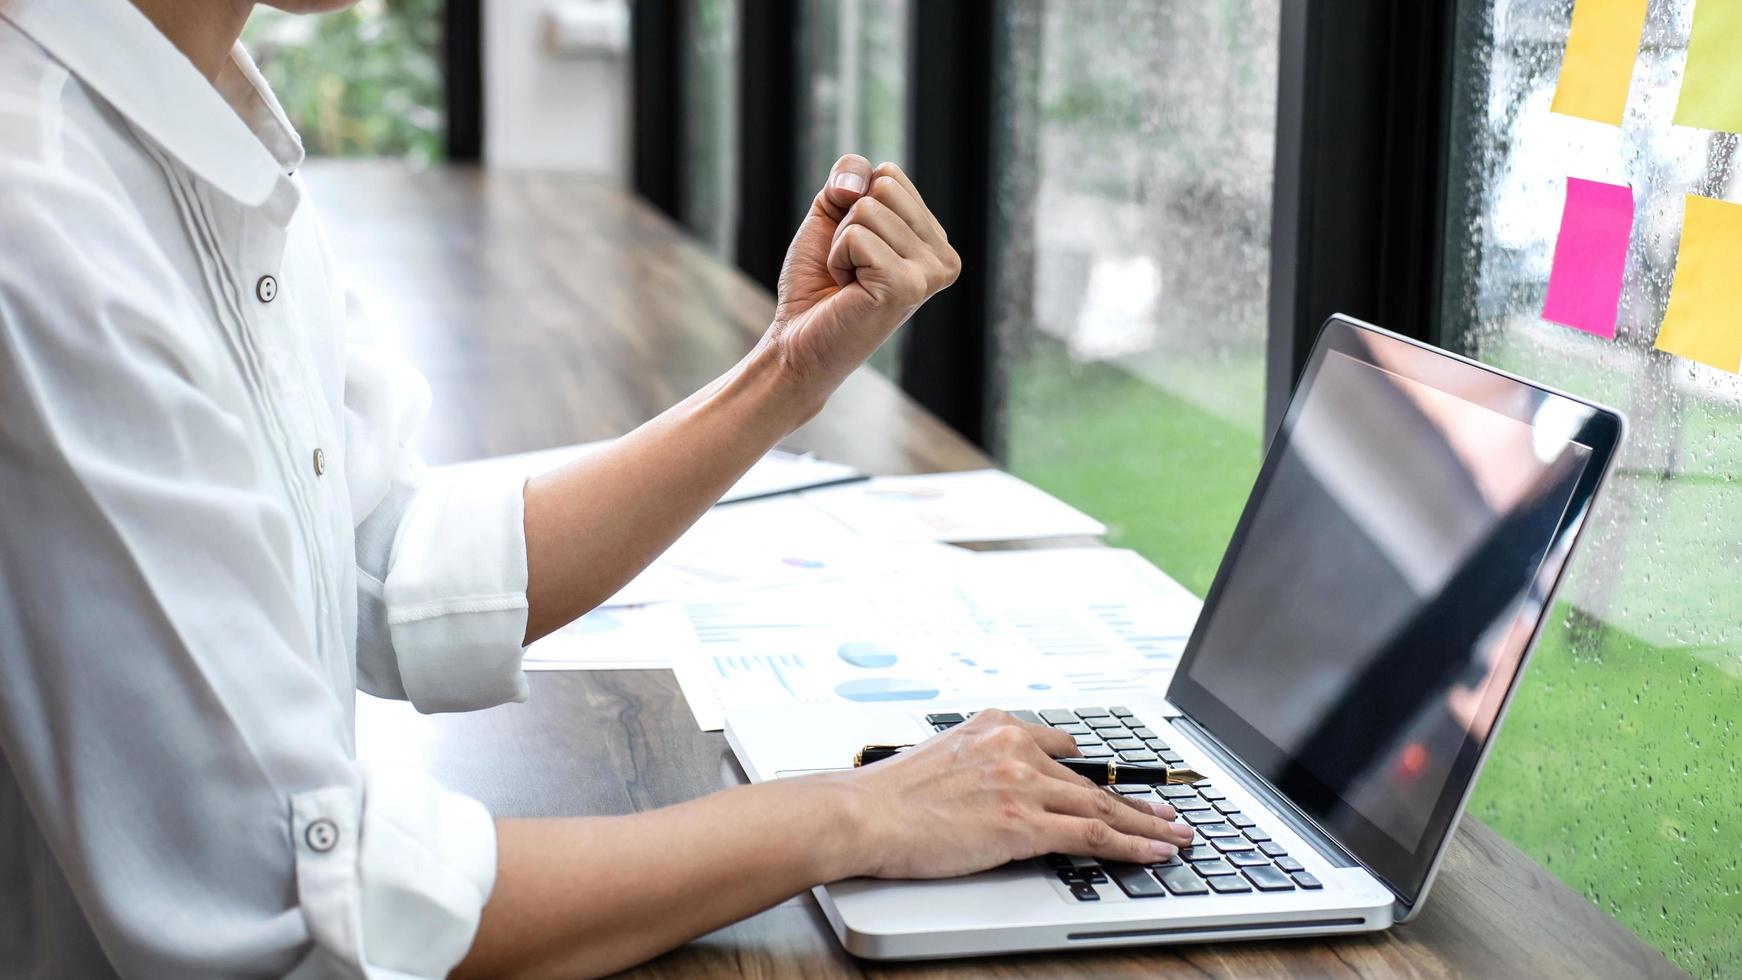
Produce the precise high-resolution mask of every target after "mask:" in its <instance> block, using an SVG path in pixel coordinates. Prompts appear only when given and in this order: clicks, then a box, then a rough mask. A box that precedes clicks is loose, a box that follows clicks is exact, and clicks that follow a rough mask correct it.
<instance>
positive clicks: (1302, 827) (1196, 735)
mask: <svg viewBox="0 0 1742 980" xmlns="http://www.w3.org/2000/svg"><path fill="white" fill-rule="evenodd" d="M1173 725H1174V727H1175V728H1184V729H1185V730H1186V734H1188V735H1190V736H1191V737H1192V740H1193V741H1195V742H1196V743H1197V744H1198V747H1199V748H1201V749H1203V750H1204V751H1205V752H1207V753H1209V754H1210V756H1211V757H1213V758H1214V759H1215V760H1216V761H1217V762H1218V763H1220V764H1221V766H1222V768H1224V769H1227V770H1228V771H1229V772H1231V773H1233V774H1234V776H1235V778H1236V779H1238V780H1239V781H1240V785H1241V787H1242V788H1244V789H1245V790H1246V791H1247V792H1249V793H1251V794H1252V795H1253V796H1256V797H1258V798H1259V799H1260V800H1262V801H1264V803H1265V805H1266V806H1268V807H1270V809H1271V811H1272V812H1273V813H1275V814H1276V815H1277V817H1278V818H1280V819H1281V820H1282V822H1283V823H1286V824H1288V829H1290V830H1292V831H1294V832H1295V833H1296V834H1298V835H1299V836H1300V838H1301V839H1302V840H1304V841H1306V842H1307V843H1308V844H1310V845H1312V847H1313V848H1314V849H1316V850H1317V851H1318V852H1319V855H1320V856H1321V857H1323V858H1324V859H1325V860H1326V861H1329V862H1331V864H1332V865H1334V866H1336V867H1339V868H1360V867H1363V865H1362V864H1361V862H1360V861H1357V860H1356V859H1355V856H1354V855H1352V854H1350V853H1349V852H1348V851H1346V850H1344V849H1343V846H1342V845H1341V844H1338V843H1337V841H1336V839H1335V838H1333V837H1332V836H1331V835H1330V834H1328V833H1326V832H1325V831H1323V830H1321V829H1320V828H1319V825H1318V824H1317V823H1316V822H1314V821H1313V819H1312V818H1311V817H1308V816H1307V815H1306V814H1305V813H1302V812H1301V810H1300V808H1299V807H1297V806H1295V805H1294V804H1293V803H1292V802H1290V801H1289V799H1288V797H1286V796H1284V795H1282V793H1280V792H1278V791H1277V789H1276V787H1274V786H1272V785H1270V781H1269V780H1267V779H1265V778H1264V777H1263V776H1260V775H1258V774H1257V773H1255V772H1253V771H1252V770H1251V769H1250V768H1248V767H1247V765H1246V764H1245V763H1244V762H1242V761H1240V759H1239V757H1238V756H1236V755H1234V753H1232V752H1229V751H1228V750H1227V749H1226V748H1224V747H1223V745H1222V743H1221V742H1218V741H1216V737H1215V736H1214V735H1211V734H1210V733H1209V732H1208V731H1206V730H1205V729H1204V726H1202V725H1200V724H1198V723H1197V722H1195V721H1193V720H1192V719H1191V718H1189V717H1187V716H1185V715H1183V714H1182V715H1180V716H1179V717H1177V718H1175V719H1173Z"/></svg>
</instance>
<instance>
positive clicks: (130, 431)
mask: <svg viewBox="0 0 1742 980" xmlns="http://www.w3.org/2000/svg"><path fill="white" fill-rule="evenodd" d="M3 9H4V14H3V16H0V505H3V508H4V509H3V514H4V518H3V519H4V534H3V535H0V757H3V759H4V762H5V763H6V764H5V766H3V767H0V974H3V975H6V976H14V975H25V976H57V977H58V976H79V977H84V976H92V975H101V974H105V973H109V972H111V971H115V972H121V973H125V974H129V975H140V976H174V977H196V976H230V975H238V974H244V973H246V974H284V973H290V972H295V973H300V974H303V975H318V976H328V975H353V976H355V975H371V976H391V977H401V976H418V977H422V976H440V975H443V974H445V973H446V972H447V971H448V970H449V969H451V968H452V966H453V965H454V964H455V963H457V962H458V961H459V959H460V958H461V957H462V956H463V955H464V953H465V951H466V950H467V949H468V948H469V946H470V944H471V940H472V937H473V935H474V933H475V931H476V928H477V923H478V917H479V913H480V910H481V909H482V907H483V904H484V902H485V901H486V899H487V898H488V896H489V893H490V889H491V886H492V884H493V882H494V880H495V873H496V850H495V847H496V843H495V840H496V839H495V828H494V824H493V823H492V821H491V819H490V816H489V815H488V814H487V813H486V812H485V810H484V808H483V807H482V806H481V805H480V804H478V803H477V802H475V801H473V800H470V799H467V798H465V797H463V796H460V795H457V794H454V793H451V792H448V791H447V790H444V789H443V788H442V787H441V786H439V785H437V784H435V783H434V782H433V781H431V780H430V779H429V778H428V777H426V776H423V775H421V774H417V773H407V772H389V771H382V770H373V769H371V768H369V767H364V766H360V765H359V764H358V763H357V762H356V760H355V758H354V753H353V729H354V723H353V710H354V699H355V691H356V689H357V688H359V687H361V688H362V689H364V690H366V691H369V692H371V693H376V694H381V695H384V696H389V697H401V698H409V699H410V700H411V701H412V702H414V703H415V704H416V705H417V706H418V707H419V708H420V709H423V710H438V711H439V710H458V709H466V708H475V707H483V706H487V705H490V704H496V703H500V702H504V701H511V700H521V699H523V698H524V697H525V694H526V684H525V679H524V675H523V674H522V673H521V671H520V654H521V649H520V640H521V637H522V636H523V634H524V631H525V628H526V545H525V539H524V532H523V530H522V511H521V490H522V487H521V485H520V482H519V481H518V480H507V479H504V478H501V477H491V476H488V475H486V476H484V477H466V478H451V479H444V478H439V477H438V478H432V477H429V476H428V475H427V474H426V472H425V470H424V468H423V466H422V464H421V462H420V461H419V460H418V459H417V458H416V457H415V456H414V455H413V454H412V453H411V452H410V451H409V450H408V449H407V448H406V445H407V442H408V440H409V438H410V436H411V434H412V432H413V430H414V428H415V427H416V425H417V423H418V421H419V420H420V418H421V417H422V415H423V414H424V411H425V408H426V406H427V402H428V393H427V388H426V387H425V385H424V383H423V381H422V379H421V378H420V377H418V376H417V375H416V373H415V372H413V371H412V370H411V369H410V368H409V367H408V366H407V365H405V364H404V363H402V362H400V361H397V360H395V359H393V358H391V357H389V356H386V355H385V354H383V353H382V352H381V351H379V350H376V349H374V348H372V347H371V346H369V344H368V343H367V341H366V337H365V335H364V333H363V332H362V331H361V328H360V327H359V326H358V324H357V323H356V322H355V320H354V319H353V318H350V317H348V316H347V310H346V304H345V302H344V294H343V292H342V291H341V290H340V289H339V288H338V286H337V285H336V270H335V269H334V266H333V260H332V257H331V255H330V254H329V253H328V251H327V249H326V246H325V242H324V240H323V238H322V234H321V231H320V227H319V225H318V223H317V220H316V217H315V215H314V212H313V209H312V207H311V205H310V202H309V200H308V198H307V195H306V193H305V191H304V190H303V186H302V183H301V181H300V179H299V178H298V177H297V175H296V170H297V168H298V166H299V165H300V163H301V159H302V150H301V145H300V142H299V140H298V139H297V136H296V134H295V132H294V131H293V130H292V129H291V127H290V125H289V124H288V122H286V120H285V118H284V114H283V112H282V111H281V110H280V108H279V106H278V104H277V102H276V100H274V98H273V97H272V94H271V93H270V92H269V91H268V89H267V87H266V85H265V83H264V82H263V81H262V80H261V78H260V76H259V74H258V73H257V72H256V71H255V69H254V66H253V64H252V63H251V62H250V61H249V59H248V56H247V55H246V54H245V53H244V52H243V51H242V50H241V49H240V48H239V47H238V48H237V49H236V50H235V51H234V52H233V54H232V56H231V58H230V60H229V62H228V63H227V64H226V65H225V66H224V69H223V73H222V76H221V77H220V78H219V79H218V80H217V84H216V86H214V85H213V84H212V83H211V82H209V81H208V80H207V79H206V78H204V77H203V76H202V75H200V74H199V72H198V71H196V70H195V69H194V67H193V66H192V65H191V64H190V63H189V62H188V61H187V60H186V59H185V58H184V57H183V56H182V55H181V54H180V53H179V52H178V51H177V50H176V49H175V48H174V47H173V46H172V45H171V44H170V43H169V42H168V41H167V40H166V39H165V38H164V37H163V36H162V35H161V34H159V33H158V32H157V31H156V30H155V28H153V27H152V25H151V24H150V22H149V21H147V20H146V19H145V18H144V16H143V15H141V14H140V13H139V12H138V11H137V10H136V9H135V8H134V7H133V6H132V5H131V4H130V3H128V2H126V0H7V2H6V4H5V5H4V8H3Z"/></svg>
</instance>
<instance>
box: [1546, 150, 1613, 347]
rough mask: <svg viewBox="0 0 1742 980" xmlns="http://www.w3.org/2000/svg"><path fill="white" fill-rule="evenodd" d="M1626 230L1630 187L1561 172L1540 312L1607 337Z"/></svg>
mask: <svg viewBox="0 0 1742 980" xmlns="http://www.w3.org/2000/svg"><path fill="white" fill-rule="evenodd" d="M1632 234H1633V188H1631V187H1621V186H1618V185H1616V184H1605V183H1603V182H1601V181H1596V180H1580V179H1579V178H1577V177H1569V178H1567V207H1566V210H1565V211H1563V212H1561V237H1560V239H1559V240H1558V241H1557V242H1555V247H1554V269H1553V270H1552V271H1550V272H1549V276H1548V301H1547V302H1545V303H1544V304H1543V309H1542V318H1543V319H1545V320H1552V321H1554V322H1555V323H1560V324H1565V325H1566V326H1569V327H1574V328H1576V329H1579V330H1583V331H1585V332H1586V333H1594V334H1596V335H1597V336H1599V337H1608V338H1610V339H1611V340H1613V339H1614V337H1615V318H1616V316H1617V315H1618V314H1619V312H1620V309H1621V274H1622V273H1623V272H1625V271H1626V269H1627V239H1628V238H1629V237H1631V236H1632Z"/></svg>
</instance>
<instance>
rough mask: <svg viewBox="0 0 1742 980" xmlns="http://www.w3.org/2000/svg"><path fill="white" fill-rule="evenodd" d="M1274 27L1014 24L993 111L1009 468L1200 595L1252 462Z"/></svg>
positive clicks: (1077, 17)
mask: <svg viewBox="0 0 1742 980" xmlns="http://www.w3.org/2000/svg"><path fill="white" fill-rule="evenodd" d="M1278 10H1279V0H1167V2H1156V0H1117V2H1114V0H1107V2H1101V3H1095V4H1081V3H1074V2H1069V0H1045V2H1037V3H1032V4H1022V5H1018V6H1016V7H1015V9H1014V10H1013V11H1012V13H1011V15H1010V16H1011V17H1012V18H1013V20H1012V22H1011V23H1010V25H1009V31H1008V36H1009V43H1008V45H1007V48H1008V52H1007V55H1006V57H1007V58H1008V66H1007V71H1008V74H1009V76H1010V77H1009V79H1008V81H1007V83H1005V84H1004V85H1002V89H1003V91H1002V92H1001V94H1000V98H1001V99H1003V100H1004V101H1005V104H1004V105H1001V106H998V107H996V108H995V110H994V118H996V119H1001V120H1004V121H1005V122H1004V123H1003V124H1004V125H1007V126H1008V132H1006V133H1004V134H1003V136H1002V139H1001V142H1002V143H1003V145H1002V146H1001V147H1000V149H999V153H1000V156H1001V162H1000V169H1001V170H1002V179H1003V181H1004V184H1005V186H1002V187H1000V189H999V193H998V194H997V197H996V199H997V200H998V201H1000V202H1001V206H1002V207H1003V209H1004V210H1003V212H1002V213H1001V214H999V215H998V216H997V220H996V227H998V228H1000V229H1002V232H1001V235H1002V239H1003V240H1002V241H1000V242H999V243H997V245H996V246H995V248H997V250H998V252H999V256H998V258H999V268H1000V282H999V283H998V284H997V285H996V287H995V292H996V293H997V294H998V300H997V303H996V308H997V309H998V310H999V313H998V319H999V322H998V324H997V330H998V337H999V344H1000V347H1001V350H1002V352H1003V354H1002V360H1003V363H1002V364H1001V365H1000V366H999V367H1000V371H1001V375H1002V391H1003V400H1004V405H1003V412H1002V419H1001V422H1002V431H1001V433H1000V435H1001V442H1002V448H1003V451H1004V455H1005V459H1006V461H1007V463H1008V465H1009V466H1010V468H1011V469H1012V470H1013V471H1014V472H1015V473H1017V474H1018V475H1020V476H1022V477H1024V478H1026V479H1028V480H1030V481H1032V482H1034V483H1036V484H1038V485H1039V486H1041V487H1044V488H1046V489H1047V490H1050V491H1052V492H1053V493H1056V494H1058V495H1059V496H1060V497H1063V498H1064V499H1066V500H1068V501H1070V502H1072V503H1074V504H1076V505H1078V506H1080V507H1082V508H1084V509H1085V510H1087V511H1088V512H1089V513H1092V514H1095V515H1096V516H1097V517H1099V518H1101V519H1102V520H1103V521H1105V522H1106V523H1107V524H1108V526H1109V528H1110V535H1109V539H1110V540H1111V541H1112V542H1113V543H1115V544H1118V545H1122V546H1125V547H1131V548H1135V549H1137V550H1138V551H1140V552H1142V553H1143V554H1144V555H1146V556H1147V557H1149V558H1150V559H1152V560H1153V561H1155V562H1156V563H1157V564H1159V565H1160V566H1161V567H1162V568H1164V569H1166V570H1167V571H1168V572H1169V573H1170V574H1171V575H1173V576H1174V577H1175V578H1177V579H1179V580H1180V581H1181V582H1182V583H1184V584H1185V585H1186V586H1188V587H1190V588H1192V589H1194V590H1196V591H1197V592H1199V593H1200V594H1202V593H1203V592H1204V591H1205V590H1207V589H1208V588H1209V584H1210V581H1211V579H1212V578H1213V577H1214V574H1215V570H1216V566H1217V564H1218V563H1219V562H1220V560H1221V557H1222V552H1223V549H1224V548H1225V547H1226V546H1227V541H1228V537H1229V535H1231V534H1232V533H1233V530H1234V524H1235V522H1236V521H1237V520H1238V518H1239V514H1240V508H1241V506H1242V504H1243V503H1244V501H1245V499H1246V496H1247V492H1248V491H1249V490H1250V489H1251V485H1252V480H1253V478H1254V477H1255V476H1256V475H1257V471H1258V463H1259V460H1260V456H1261V452H1262V442H1263V433H1262V413H1263V405H1264V342H1265V330H1266V321H1267V306H1266V302H1267V300H1266V296H1267V283H1268V273H1269V263H1270V251H1269V234H1270V208H1271V200H1270V194H1271V177H1272V160H1273V155H1274V148H1273V146H1274V140H1275V132H1274V127H1275V111H1276V66H1277V50H1278V49H1277V26H1278Z"/></svg>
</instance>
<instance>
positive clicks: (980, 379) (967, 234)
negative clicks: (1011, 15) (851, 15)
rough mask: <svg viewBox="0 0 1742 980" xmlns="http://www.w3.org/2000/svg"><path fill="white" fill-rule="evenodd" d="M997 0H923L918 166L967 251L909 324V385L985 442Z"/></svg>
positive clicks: (918, 25) (915, 58) (917, 64)
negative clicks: (946, 285) (956, 275)
mask: <svg viewBox="0 0 1742 980" xmlns="http://www.w3.org/2000/svg"><path fill="white" fill-rule="evenodd" d="M998 8H999V5H998V4H997V3H995V2H994V0H952V2H947V3H946V2H941V0H913V3H912V4H911V5H910V16H911V17H912V21H911V26H910V29H909V31H908V38H909V42H908V43H909V45H910V48H909V57H908V66H909V71H908V79H909V81H908V110H907V125H908V159H909V166H908V172H909V174H910V176H912V177H913V180H914V183H915V184H916V185H917V186H918V187H919V189H920V192H921V193H922V194H924V195H925V199H926V203H927V204H928V205H929V206H930V207H931V209H932V211H933V212H934V213H935V214H936V215H937V217H938V220H939V221H940V222H941V223H942V224H943V226H944V228H945V229H946V230H947V231H948V233H949V236H950V244H951V245H953V246H955V249H956V251H957V252H958V253H960V255H961V256H962V274H961V278H960V279H958V280H957V282H956V284H955V285H954V286H953V287H951V288H950V289H947V290H945V291H944V292H942V293H940V294H939V295H937V296H935V297H933V298H932V300H931V301H930V302H929V303H927V304H926V305H925V306H924V307H922V308H921V309H920V311H919V312H918V313H917V314H915V315H914V318H913V321H912V322H911V323H909V324H908V325H907V326H906V327H905V328H904V330H905V331H906V333H907V337H906V342H905V344H904V345H903V347H902V352H901V383H902V387H904V388H906V389H907V391H908V393H909V394H911V395H912V396H913V397H914V399H915V400H917V401H918V402H919V403H920V404H921V405H924V406H925V407H926V408H928V409H930V410H931V411H932V412H933V413H935V414H936V415H937V416H938V417H939V418H941V419H943V420H944V422H946V423H948V424H949V425H950V426H951V427H953V428H954V429H955V430H956V431H957V432H960V433H961V434H962V435H963V436H965V437H967V438H968V439H969V440H971V441H972V442H974V443H975V444H976V445H979V446H981V447H985V446H987V445H988V444H989V443H990V441H991V429H992V427H991V418H992V407H993V404H994V401H995V398H994V386H993V384H992V379H993V377H994V376H995V375H994V369H995V365H996V362H997V349H996V344H995V343H994V339H995V338H994V332H993V329H992V324H991V317H990V303H989V299H990V289H991V283H992V282H993V281H995V279H994V277H993V275H992V267H993V254H992V249H993V238H992V235H991V221H992V215H993V209H992V207H991V204H992V195H993V194H994V193H995V188H996V187H997V181H996V180H994V179H993V174H992V154H991V152H990V145H991V142H992V105H993V86H994V84H995V81H994V70H993V69H994V67H995V66H994V47H995V39H994V32H995V30H996V24H997V22H998V19H997V15H998V14H999V13H1000V11H999V9H998Z"/></svg>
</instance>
